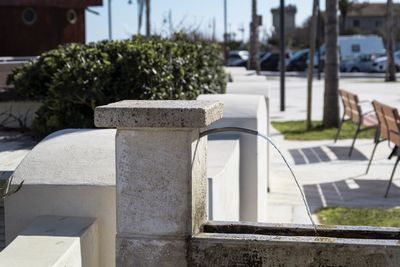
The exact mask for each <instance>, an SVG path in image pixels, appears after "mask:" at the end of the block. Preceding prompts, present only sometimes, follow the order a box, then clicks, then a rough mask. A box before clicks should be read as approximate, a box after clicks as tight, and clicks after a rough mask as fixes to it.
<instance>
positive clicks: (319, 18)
mask: <svg viewBox="0 0 400 267" xmlns="http://www.w3.org/2000/svg"><path fill="white" fill-rule="evenodd" d="M317 5H318V16H317V21H318V22H317V49H318V50H317V55H318V80H321V72H322V65H321V64H322V62H321V8H320V0H318V3H317Z"/></svg>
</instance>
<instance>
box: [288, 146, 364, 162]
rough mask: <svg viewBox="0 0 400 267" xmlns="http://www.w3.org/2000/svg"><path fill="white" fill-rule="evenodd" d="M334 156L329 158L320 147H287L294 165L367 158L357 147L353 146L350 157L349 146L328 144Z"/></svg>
mask: <svg viewBox="0 0 400 267" xmlns="http://www.w3.org/2000/svg"><path fill="white" fill-rule="evenodd" d="M327 148H328V149H329V150H330V151H331V152H332V153H333V155H334V156H335V158H333V159H332V158H331V157H330V156H329V155H328V154H327V153H326V152H325V151H324V150H323V149H322V147H319V146H318V147H307V148H296V149H289V153H290V155H291V156H292V158H293V160H294V163H295V165H304V164H315V163H321V162H329V161H333V160H352V161H353V160H354V161H366V160H368V158H367V157H366V156H365V155H364V154H362V153H361V152H360V151H359V150H358V149H357V148H354V150H353V154H352V156H351V157H349V156H348V153H349V149H350V147H347V146H345V147H338V146H328V147H327Z"/></svg>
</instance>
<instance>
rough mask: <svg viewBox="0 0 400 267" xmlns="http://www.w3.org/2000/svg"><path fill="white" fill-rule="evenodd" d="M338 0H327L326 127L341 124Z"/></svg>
mask: <svg viewBox="0 0 400 267" xmlns="http://www.w3.org/2000/svg"><path fill="white" fill-rule="evenodd" d="M337 12H338V0H326V25H325V40H326V53H325V93H324V118H323V123H324V127H325V128H330V127H337V126H338V125H339V99H338V89H339V56H338V32H339V25H338V16H337Z"/></svg>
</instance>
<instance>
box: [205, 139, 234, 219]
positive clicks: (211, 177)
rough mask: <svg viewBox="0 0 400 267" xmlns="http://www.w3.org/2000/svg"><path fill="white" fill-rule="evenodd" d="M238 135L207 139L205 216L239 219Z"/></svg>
mask: <svg viewBox="0 0 400 267" xmlns="http://www.w3.org/2000/svg"><path fill="white" fill-rule="evenodd" d="M239 160H240V149H239V136H238V135H235V136H232V138H227V139H212V137H210V138H209V139H208V153H207V177H208V188H209V190H208V200H209V201H208V207H209V210H208V218H209V220H214V221H239V212H240V206H239V205H240V201H239V193H240V191H239V184H240V181H239V171H240V169H239V165H240V162H239Z"/></svg>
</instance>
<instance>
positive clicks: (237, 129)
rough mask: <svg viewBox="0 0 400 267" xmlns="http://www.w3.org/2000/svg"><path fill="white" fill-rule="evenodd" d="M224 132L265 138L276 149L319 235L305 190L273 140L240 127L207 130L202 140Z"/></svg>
mask: <svg viewBox="0 0 400 267" xmlns="http://www.w3.org/2000/svg"><path fill="white" fill-rule="evenodd" d="M222 132H241V133H247V134H251V135H255V136H259V137H261V138H263V139H264V140H265V141H267V142H268V143H270V144H271V145H272V146H273V147H274V149H275V150H276V151H277V152H278V153H279V155H280V156H281V157H282V159H283V161H284V162H285V164H286V166H287V168H288V169H289V171H290V173H291V174H292V177H293V179H294V181H295V183H296V186H297V188H298V189H299V191H300V194H301V197H302V199H303V203H304V206H305V208H306V211H307V215H308V218H309V219H310V222H311V224H312V225H313V228H314V232H315V235H318V233H317V226H316V224H315V222H314V219H313V218H312V215H311V211H310V207H309V206H308V204H307V200H306V197H305V195H304V192H303V190H302V189H301V186H300V183H299V181H298V179H297V177H296V175H295V174H294V172H293V169H292V168H291V167H290V164H289V163H288V161H287V160H286V158H285V156H284V155H283V154H282V152H281V150H280V149H279V148H278V147H277V146H276V144H275V143H274V142H273V141H272V140H271V138H270V137H268V136H266V135H263V134H260V133H259V132H257V131H255V130H251V129H246V128H240V127H223V128H215V129H210V130H206V131H204V132H201V133H200V138H202V137H205V136H208V135H210V134H216V133H222ZM200 138H199V139H200Z"/></svg>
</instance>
